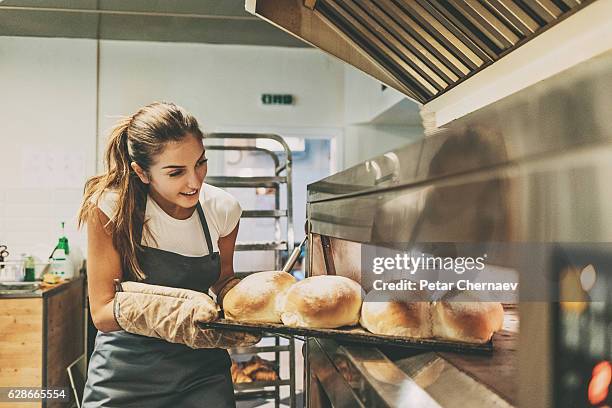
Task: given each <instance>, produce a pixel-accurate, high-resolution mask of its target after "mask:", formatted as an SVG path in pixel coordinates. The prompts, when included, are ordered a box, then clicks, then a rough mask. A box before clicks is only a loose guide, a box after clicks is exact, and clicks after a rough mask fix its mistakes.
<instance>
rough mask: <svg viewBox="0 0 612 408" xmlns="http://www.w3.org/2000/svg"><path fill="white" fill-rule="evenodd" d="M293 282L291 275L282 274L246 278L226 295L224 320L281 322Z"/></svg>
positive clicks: (276, 272)
mask: <svg viewBox="0 0 612 408" xmlns="http://www.w3.org/2000/svg"><path fill="white" fill-rule="evenodd" d="M295 282H296V279H295V278H294V277H293V276H292V275H291V274H289V273H287V272H282V271H268V272H258V273H254V274H252V275H249V276H247V277H246V278H244V279H242V280H241V281H240V283H238V284H237V285H236V286H234V287H233V288H232V289H231V290H230V291H229V292H227V295H225V298H224V299H223V310H224V311H225V317H226V318H227V319H231V320H241V321H249V322H258V323H280V322H281V318H280V316H281V310H282V304H283V303H284V298H285V295H286V294H287V290H289V288H290V287H291V286H292V285H293V284H295Z"/></svg>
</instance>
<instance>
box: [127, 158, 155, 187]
mask: <svg viewBox="0 0 612 408" xmlns="http://www.w3.org/2000/svg"><path fill="white" fill-rule="evenodd" d="M130 166H131V167H132V169H133V170H134V171H135V172H136V174H137V175H138V178H139V179H140V181H142V182H143V183H145V184H149V182H150V181H149V177H147V174H146V173H145V171H144V170H143V169H142V167H140V165H138V163H136V162H131V163H130Z"/></svg>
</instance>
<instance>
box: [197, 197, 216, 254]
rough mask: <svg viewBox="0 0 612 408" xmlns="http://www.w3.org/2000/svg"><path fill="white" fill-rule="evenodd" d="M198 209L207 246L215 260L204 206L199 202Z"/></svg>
mask: <svg viewBox="0 0 612 408" xmlns="http://www.w3.org/2000/svg"><path fill="white" fill-rule="evenodd" d="M196 209H197V210H198V215H199V216H200V223H202V229H203V230H204V236H205V237H206V246H208V254H209V255H210V256H211V257H213V258H214V257H215V254H214V253H213V245H212V239H210V230H209V229H208V223H207V222H206V217H205V216H204V210H203V209H202V205H201V204H200V202H199V201H198V204H197V205H196Z"/></svg>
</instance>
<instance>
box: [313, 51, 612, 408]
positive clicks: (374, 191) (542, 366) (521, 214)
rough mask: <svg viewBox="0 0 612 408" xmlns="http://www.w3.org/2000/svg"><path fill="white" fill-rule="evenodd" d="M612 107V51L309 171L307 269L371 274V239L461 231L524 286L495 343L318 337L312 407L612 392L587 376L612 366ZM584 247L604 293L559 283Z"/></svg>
mask: <svg viewBox="0 0 612 408" xmlns="http://www.w3.org/2000/svg"><path fill="white" fill-rule="evenodd" d="M611 112H612V53H610V52H609V53H607V54H604V55H602V56H600V57H598V58H594V59H592V60H590V61H587V62H585V63H582V64H580V65H578V66H576V67H574V68H572V69H570V70H568V71H565V72H562V73H560V74H558V75H556V76H554V77H551V78H549V79H547V80H545V81H542V82H540V83H538V84H536V85H534V86H532V87H530V88H528V89H525V90H523V91H520V92H518V93H516V94H514V95H511V96H509V97H507V98H505V99H503V100H501V101H499V102H496V103H494V104H492V105H489V106H487V107H485V108H483V109H481V110H479V111H476V112H474V113H472V114H469V115H467V116H465V117H463V118H461V119H459V120H456V121H454V122H451V123H450V124H449V125H448V126H446V127H445V128H444V129H441V130H440V132H438V133H437V134H435V135H432V136H429V137H426V138H424V139H422V140H421V141H419V142H417V143H413V144H410V145H407V146H405V147H403V148H400V149H396V150H394V151H391V152H388V153H387V154H385V155H382V156H378V157H374V158H372V159H370V160H367V161H365V162H363V163H360V164H359V165H357V166H354V167H352V168H350V169H347V170H345V171H343V172H340V173H338V174H335V175H332V176H330V177H328V178H326V179H323V180H321V181H319V182H315V183H313V184H311V185H309V186H308V204H307V217H308V228H309V236H310V239H309V248H308V258H307V268H308V274H309V275H317V274H324V273H335V274H338V275H344V276H347V277H350V278H352V279H354V280H356V281H358V282H361V283H362V284H363V278H364V270H363V265H362V254H363V251H364V247H366V246H371V245H374V246H384V247H393V246H394V245H395V244H397V243H402V244H403V245H408V246H410V245H419V244H421V243H429V244H431V243H444V244H448V243H451V244H454V245H455V247H458V245H463V244H466V243H467V244H482V245H486V246H487V248H488V251H489V259H488V261H489V262H490V263H491V264H494V265H496V266H497V267H499V268H501V269H502V270H504V271H509V273H514V274H516V275H517V276H518V280H519V283H520V289H519V301H518V302H508V304H507V305H506V316H505V322H504V329H503V330H502V331H500V332H499V333H497V334H496V336H495V337H494V339H493V345H494V351H493V353H491V354H488V355H471V354H462V353H444V352H437V351H431V352H422V351H412V350H406V349H389V348H379V347H366V346H355V345H349V344H341V343H338V342H335V341H332V340H318V339H313V338H311V339H309V340H308V343H307V356H306V366H307V372H306V379H307V382H306V384H307V390H306V393H307V399H308V406H310V407H320V406H334V407H339V406H340V407H343V406H351V407H353V406H364V407H371V406H381V407H400V406H444V407H462V408H463V407H491V406H520V407H537V408H541V407H553V406H561V407H563V406H604V405H605V404H608V405H609V398H610V397H609V396H607V397H605V398H603V399H602V400H601V401H604V402H601V401H599V399H597V398H594V397H593V395H595V394H597V393H595V391H589V390H592V389H593V388H589V387H596V388H597V387H599V388H597V390H596V391H598V392H599V393H598V394H597V395H596V397H598V398H599V397H601V395H603V391H601V390H602V389H604V388H605V383H606V381H607V380H609V378H608V374H609V372H610V371H609V367H610V365H609V362H610V330H611V326H610V309H611V308H610V304H611V303H610V297H609V296H610V292H611V291H610V289H611V287H610V275H609V268H607V267H603V266H601V265H603V264H601V262H600V260H607V259H609V258H610V257H612V249H611V248H609V247H608V246H606V245H603V244H602V243H606V242H612V217H611V216H610V214H612V204H611V203H612V189H610V188H609V184H610V183H609V179H610V175H612V121H611V120H610V119H609V118H610V114H611ZM566 243H573V244H575V245H576V246H577V247H578V248H581V249H579V250H577V251H575V252H566V254H567V253H569V254H570V256H569V258H563V257H562V256H560V254H561V253H560V252H559V251H560V248H563V246H562V245H561V246H560V244H566ZM596 250H597V251H596ZM589 251H593V254H595V253H597V255H596V256H595V258H594V259H595V260H592V261H589V262H595V263H594V264H593V265H592V266H591V267H590V268H591V269H594V270H595V271H596V272H595V274H596V279H595V281H596V282H595V283H594V284H593V285H595V286H593V287H594V288H600V289H593V290H596V291H603V292H605V293H607V295H606V296H607V297H604V298H593V297H591V298H586V297H585V298H579V297H578V298H575V299H573V298H571V297H570V298H567V297H563V298H561V297H560V295H561V294H563V293H566V292H563V291H562V290H561V289H563V288H565V286H560V285H561V284H560V282H566V281H565V280H563V279H561V278H559V274H560V273H561V272H560V271H562V270H565V269H567V268H565V269H564V268H563V266H562V265H560V262H562V261H563V259H573V258H576V257H578V258H581V257H582V258H584V257H586V254H591V252H589ZM582 258H581V259H582ZM589 259H590V258H589ZM330 261H331V262H330ZM563 262H565V261H563ZM585 262H586V260H585V261H584V262H582V263H584V265H582V269H580V271H579V272H577V273H578V278H577V279H578V280H577V281H576V280H575V279H574V281H575V282H578V284H580V273H582V274H584V278H583V279H586V280H587V281H588V279H593V278H592V275H593V272H590V270H591V269H589V267H588V264H586V263H585ZM598 262H599V263H598ZM578 264H580V265H581V263H580V262H578ZM606 265H607V264H606ZM584 268H587V269H586V271H587V272H582V271H583V270H585V269H584ZM564 276H565V275H564ZM564 279H565V278H564ZM587 283H588V282H587ZM563 290H565V289H563ZM571 293H573V292H570V294H571ZM597 293H599V292H597ZM575 296H578V295H575ZM590 296H592V293H591V294H590ZM564 300H570V301H572V302H574V303H567V304H566V303H564V302H563V301H564ZM575 302H578V304H576V303H575ZM572 307H574V308H582V309H580V310H581V311H580V313H579V314H578V315H576V311H575V310H574V309H572ZM593 379H595V380H593ZM594 382H595V383H596V386H593V385H590V384H593V383H594ZM601 384H603V385H601ZM608 387H609V385H608ZM608 389H609V388H608ZM589 392H591V394H589ZM593 393H595V394H593ZM589 398H591V401H590V402H589ZM591 403H592V404H591ZM572 404H573V405H572ZM589 404H591V405H589ZM597 404H599V405H597ZM602 404H604V405H602Z"/></svg>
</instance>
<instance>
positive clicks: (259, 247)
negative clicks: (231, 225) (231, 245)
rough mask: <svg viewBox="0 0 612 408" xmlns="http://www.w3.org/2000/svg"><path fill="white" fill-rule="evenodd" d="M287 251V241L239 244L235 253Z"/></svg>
mask: <svg viewBox="0 0 612 408" xmlns="http://www.w3.org/2000/svg"><path fill="white" fill-rule="evenodd" d="M276 250H285V251H286V250H287V241H280V242H278V241H267V242H266V241H260V242H239V243H237V244H236V247H235V251H276Z"/></svg>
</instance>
